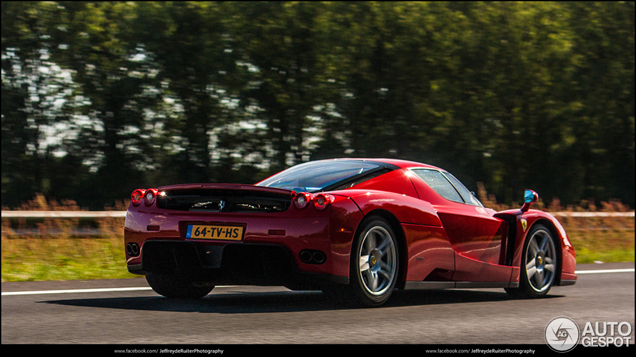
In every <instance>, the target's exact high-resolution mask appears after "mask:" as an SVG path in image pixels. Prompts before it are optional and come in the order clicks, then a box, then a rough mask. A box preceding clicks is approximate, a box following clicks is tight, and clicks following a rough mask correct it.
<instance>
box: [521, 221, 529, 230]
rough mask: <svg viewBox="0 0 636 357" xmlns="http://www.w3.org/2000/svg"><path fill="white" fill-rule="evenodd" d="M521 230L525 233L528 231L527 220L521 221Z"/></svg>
mask: <svg viewBox="0 0 636 357" xmlns="http://www.w3.org/2000/svg"><path fill="white" fill-rule="evenodd" d="M521 228H522V229H523V231H524V232H525V231H526V229H528V221H526V220H525V219H523V218H522V219H521Z"/></svg>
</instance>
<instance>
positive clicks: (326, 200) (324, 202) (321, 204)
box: [314, 193, 335, 211]
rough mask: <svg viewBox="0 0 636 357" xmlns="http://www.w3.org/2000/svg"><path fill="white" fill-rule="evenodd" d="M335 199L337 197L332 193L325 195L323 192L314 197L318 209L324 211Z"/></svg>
mask: <svg viewBox="0 0 636 357" xmlns="http://www.w3.org/2000/svg"><path fill="white" fill-rule="evenodd" d="M334 199H335V198H334V197H333V196H331V195H325V194H322V193H321V194H319V195H317V196H316V197H314V207H316V209H317V210H320V211H322V210H323V209H325V208H327V206H329V204H330V203H331V202H333V201H334Z"/></svg>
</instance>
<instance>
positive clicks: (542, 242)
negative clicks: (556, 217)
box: [506, 224, 558, 298]
mask: <svg viewBox="0 0 636 357" xmlns="http://www.w3.org/2000/svg"><path fill="white" fill-rule="evenodd" d="M528 237H529V238H527V239H526V242H525V244H524V247H523V256H522V257H521V272H520V276H519V288H514V289H506V291H507V292H508V293H509V294H510V295H512V296H515V297H526V298H536V297H542V296H545V295H546V294H547V293H548V291H549V290H550V288H551V287H552V284H553V283H554V278H555V276H556V274H557V263H558V256H557V250H556V248H555V245H554V238H553V237H552V233H550V230H549V229H548V228H547V227H546V226H544V225H541V224H538V225H535V226H533V227H532V229H530V232H528Z"/></svg>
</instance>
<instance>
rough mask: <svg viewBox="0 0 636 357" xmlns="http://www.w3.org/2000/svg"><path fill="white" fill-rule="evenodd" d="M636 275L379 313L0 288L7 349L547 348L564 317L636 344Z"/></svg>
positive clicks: (93, 284) (50, 287)
mask: <svg viewBox="0 0 636 357" xmlns="http://www.w3.org/2000/svg"><path fill="white" fill-rule="evenodd" d="M633 268H634V263H613V264H589V265H579V266H578V267H577V271H586V270H587V271H589V270H599V269H603V270H606V269H610V270H612V269H632V270H631V271H628V272H612V273H594V274H579V279H578V283H577V284H576V285H573V286H567V287H554V288H553V289H552V290H551V292H550V294H549V295H548V297H547V298H544V299H538V300H515V299H510V298H509V297H508V295H507V294H506V293H505V292H504V291H503V289H451V290H429V291H396V292H395V293H394V295H393V297H392V298H391V300H390V301H389V303H388V304H387V305H385V306H383V307H380V308H372V309H368V308H345V307H342V306H338V305H337V304H336V303H333V302H331V301H330V300H328V299H327V298H325V297H324V296H323V295H322V294H321V293H320V292H305V291H302V292H291V291H289V290H287V289H285V288H279V287H256V286H227V287H217V288H215V290H213V292H212V293H211V294H210V295H208V296H207V297H206V298H204V299H202V300H200V301H183V300H169V299H165V298H163V297H160V296H158V295H157V294H155V293H154V292H153V291H151V290H148V285H147V284H146V282H145V280H144V279H125V280H92V281H48V282H20V283H2V295H3V296H2V344H135V345H139V344H166V343H168V344H252V343H258V344H271V343H273V344H297V343H300V344H306V343H311V344H376V343H381V344H453V345H456V344H539V345H545V342H544V336H545V328H546V325H547V324H548V323H549V322H550V321H551V320H552V319H554V318H556V317H561V316H565V317H569V318H571V319H573V320H575V321H576V322H577V324H578V325H579V326H580V327H581V329H583V327H584V325H585V324H586V323H587V322H591V323H592V324H594V323H595V322H601V323H604V322H619V323H620V322H623V321H626V322H628V323H629V324H630V325H631V334H630V337H631V341H632V343H636V341H634V309H635V308H634V305H635V301H634V272H633ZM134 287H139V288H141V289H139V290H129V289H128V288H134ZM113 288H117V289H121V290H112V289H113ZM74 289H83V290H77V291H68V290H74ZM86 289H99V290H86ZM102 289H103V290H102ZM624 330H625V326H624Z"/></svg>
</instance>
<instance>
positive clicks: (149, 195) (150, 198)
mask: <svg viewBox="0 0 636 357" xmlns="http://www.w3.org/2000/svg"><path fill="white" fill-rule="evenodd" d="M155 197H157V190H156V189H154V188H149V189H147V190H146V193H145V195H144V201H145V202H146V206H150V205H151V204H153V203H154V202H155Z"/></svg>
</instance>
